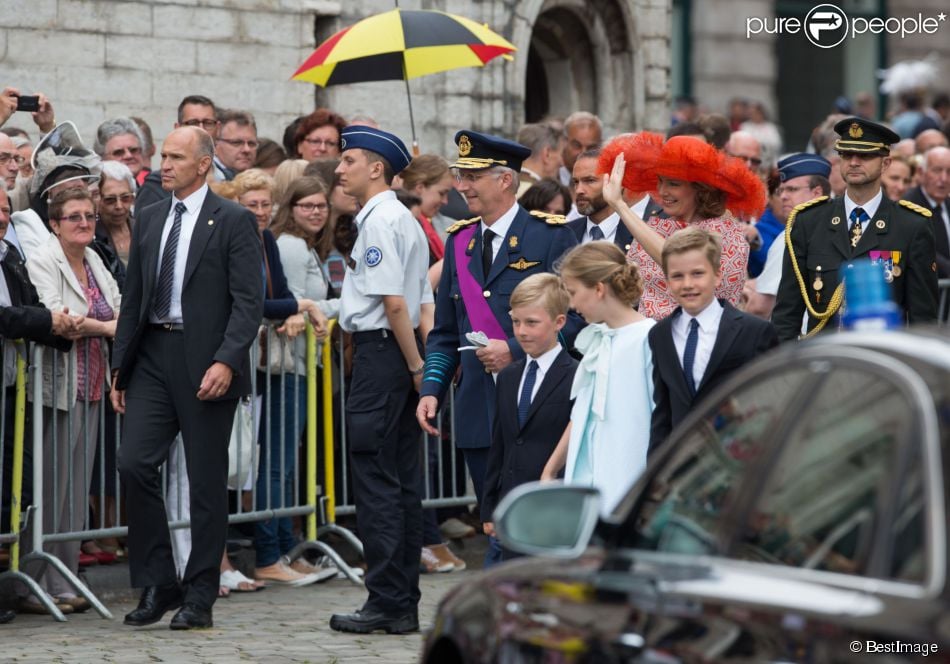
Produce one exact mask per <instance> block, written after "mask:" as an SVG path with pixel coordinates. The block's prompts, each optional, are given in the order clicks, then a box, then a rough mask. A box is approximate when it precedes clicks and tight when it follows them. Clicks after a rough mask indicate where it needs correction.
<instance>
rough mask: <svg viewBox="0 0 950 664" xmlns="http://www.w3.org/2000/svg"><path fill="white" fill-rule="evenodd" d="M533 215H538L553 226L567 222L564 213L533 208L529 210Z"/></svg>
mask: <svg viewBox="0 0 950 664" xmlns="http://www.w3.org/2000/svg"><path fill="white" fill-rule="evenodd" d="M528 214H530V215H531V216H532V217H537V218H538V219H541V220H542V221H544V223H546V224H551V225H552V226H560V225H561V224H566V223H567V217H565V216H564V215H563V214H550V213H548V212H541V210H531V212H529V213H528Z"/></svg>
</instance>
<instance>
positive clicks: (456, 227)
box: [445, 217, 482, 235]
mask: <svg viewBox="0 0 950 664" xmlns="http://www.w3.org/2000/svg"><path fill="white" fill-rule="evenodd" d="M481 220H482V218H481V217H472V218H471V219H462V220H460V221H456V222H455V223H454V224H452V225H451V226H449V227H448V228H446V229H445V232H446V233H448V234H449V235H451V234H452V233H457V232H459V231H460V230H462V229H463V228H465V227H466V226H471V225H472V224H477V223H478V222H480V221H481Z"/></svg>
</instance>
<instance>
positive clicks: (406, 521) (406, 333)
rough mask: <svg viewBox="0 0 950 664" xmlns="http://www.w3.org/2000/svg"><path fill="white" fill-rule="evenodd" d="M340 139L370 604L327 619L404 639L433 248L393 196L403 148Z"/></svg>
mask: <svg viewBox="0 0 950 664" xmlns="http://www.w3.org/2000/svg"><path fill="white" fill-rule="evenodd" d="M340 138H341V141H340V147H341V149H342V150H343V154H342V156H341V160H340V165H339V166H338V167H337V170H336V172H337V174H339V176H340V184H341V185H342V186H343V191H344V192H345V193H347V194H349V195H351V196H355V197H356V199H357V200H358V201H359V203H360V206H361V210H360V212H359V214H357V216H356V225H357V229H358V231H359V234H358V236H357V239H356V244H355V245H354V247H353V251H352V254H351V255H352V258H351V259H350V261H349V264H348V266H347V270H346V277H345V278H344V280H343V293H342V296H341V298H340V324H341V326H342V327H343V329H344V330H346V331H347V332H349V333H351V334H352V335H353V345H354V353H353V376H352V378H351V383H350V385H351V387H350V394H349V397H348V399H347V404H346V418H347V431H348V435H349V452H350V468H351V470H352V474H353V487H354V497H355V500H356V519H357V528H358V531H359V536H360V539H361V540H362V542H363V549H364V556H365V559H366V565H367V570H366V589H367V590H368V591H369V598H368V599H367V601H366V603H365V604H364V605H363V607H362V608H361V609H359V610H358V611H356V612H354V613H349V614H335V615H334V616H333V617H332V618H331V619H330V627H331V628H332V629H334V630H337V631H343V632H358V633H370V632H376V631H384V632H386V633H387V634H404V633H407V632H415V631H418V629H419V618H418V610H417V606H418V603H419V597H420V593H419V555H420V551H421V550H422V503H421V499H420V485H421V478H422V471H421V468H420V465H419V458H420V456H419V442H420V439H421V432H420V429H419V425H418V424H417V422H416V419H415V410H416V405H417V403H418V398H419V395H418V390H419V387H420V384H421V381H422V368H423V365H424V361H423V357H424V355H423V350H422V340H423V339H424V337H425V334H424V333H425V332H426V331H427V330H425V329H423V330H420V329H419V328H420V323H423V322H424V321H426V320H429V321H431V317H432V309H433V307H434V305H433V299H432V290H431V288H430V287H429V281H428V279H427V276H426V275H427V272H428V267H429V249H428V244H427V242H426V238H425V234H424V233H423V231H422V228H421V227H420V226H419V224H418V222H417V221H416V220H415V218H414V217H413V216H412V214H411V213H410V212H409V210H407V209H406V208H405V207H404V206H403V205H402V204H401V203H399V201H397V200H396V195H395V193H393V192H392V190H391V189H390V183H391V182H392V179H393V176H394V175H395V174H397V173H399V172H400V171H402V170H403V169H404V168H405V167H406V166H407V165H408V164H409V161H410V157H409V152H408V151H407V150H406V146H405V145H404V144H403V142H402V141H401V140H400V139H399V138H398V137H396V136H394V135H393V134H390V133H388V132H385V131H381V130H379V129H373V128H371V127H365V126H351V127H347V128H345V129H344V130H343V132H342V133H341V136H340ZM428 325H430V326H431V323H428Z"/></svg>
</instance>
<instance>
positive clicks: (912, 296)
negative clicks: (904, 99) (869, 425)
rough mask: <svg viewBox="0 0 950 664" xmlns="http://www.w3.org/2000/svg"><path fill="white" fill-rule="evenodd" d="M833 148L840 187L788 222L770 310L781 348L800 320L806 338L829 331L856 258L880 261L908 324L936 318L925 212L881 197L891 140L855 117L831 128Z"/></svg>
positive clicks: (930, 235)
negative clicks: (834, 195)
mask: <svg viewBox="0 0 950 664" xmlns="http://www.w3.org/2000/svg"><path fill="white" fill-rule="evenodd" d="M835 131H836V132H838V135H839V136H840V137H841V138H839V139H838V141H837V142H836V143H835V149H836V150H837V151H838V154H840V155H841V161H840V162H839V164H838V167H839V168H840V169H841V176H842V178H843V179H844V180H845V182H846V185H847V188H846V189H845V193H844V195H843V196H841V197H840V198H837V199H835V200H834V201H832V200H829V199H828V197H827V196H821V197H819V198H816V199H814V200H811V201H809V202H807V203H803V204H801V205H799V206H797V207H795V209H794V210H792V214H791V215H789V218H788V223H787V225H786V226H787V229H788V230H786V232H787V233H788V234H789V235H790V238H791V244H792V249H793V251H792V252H786V254H785V261H784V263H783V265H782V281H781V282H780V284H779V289H778V294H777V295H776V300H775V309H774V310H773V311H772V322H773V323H774V324H775V327H776V328H777V329H778V335H779V338H780V339H781V340H782V341H789V340H792V339H797V338H798V337H799V334H800V332H801V329H802V317H803V316H804V315H805V314H806V312H807V314H808V326H807V329H808V336H810V335H812V334H814V333H817V332H819V331H821V330H822V329H824V328H825V327H826V326H828V327H829V329H834V327H835V323H834V321H835V316H836V314H837V313H838V311H839V309H840V306H841V304H842V302H843V291H844V283H843V281H844V280H843V276H842V275H843V273H844V271H845V270H846V269H847V267H848V266H849V265H850V264H851V263H852V262H853V261H854V260H857V259H870V260H871V261H875V262H880V263H881V265H882V267H883V270H884V275H885V278H886V279H887V281H888V282H889V283H890V285H891V293H892V295H893V298H894V301H895V302H896V303H897V305H898V306H899V307H900V308H901V309H902V311H903V316H904V319H905V321H906V322H908V323H913V324H916V323H927V322H931V321H934V320H936V318H937V263H936V249H935V247H934V231H933V224H932V223H931V220H930V217H931V216H932V215H931V212H930V210H927V209H924V208H923V207H921V206H919V205H916V204H914V203H910V202H908V201H897V202H894V201H891V200H890V199H888V198H887V197H885V196H884V195H883V190H882V189H881V173H882V172H883V170H884V169H885V168H886V167H887V165H888V164H889V163H890V156H889V155H890V148H889V146H890V145H891V144H892V143H896V142H897V141H898V140H899V137H898V136H897V134H895V133H894V132H893V131H891V130H890V129H888V128H887V127H884V126H882V125H879V124H876V123H874V122H871V121H869V120H862V119H861V118H845V119H844V120H841V121H840V122H838V123H837V124H836V125H835Z"/></svg>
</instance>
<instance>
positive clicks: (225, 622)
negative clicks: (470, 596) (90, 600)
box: [0, 555, 479, 664]
mask: <svg viewBox="0 0 950 664" xmlns="http://www.w3.org/2000/svg"><path fill="white" fill-rule="evenodd" d="M465 558H466V559H468V567H469V569H468V570H465V571H462V572H452V573H450V574H428V575H425V574H424V575H422V577H421V584H420V585H421V588H422V602H421V604H420V606H419V622H420V625H421V626H422V629H423V631H425V629H426V628H427V626H428V625H430V624H431V622H432V618H433V616H434V613H435V608H436V605H437V604H438V601H439V599H440V598H441V597H442V596H443V595H444V594H445V593H446V592H447V591H448V590H450V589H451V588H452V587H454V586H455V585H456V584H457V583H459V582H460V581H462V580H467V579H471V578H472V577H473V576H474V575H475V574H477V572H475V571H472V570H475V569H477V568H478V567H479V565H478V563H477V560H473V559H472V558H474V556H470V555H466V556H465ZM125 578H126V579H127V577H125ZM94 585H95V584H93V586H94ZM118 596H119V599H104V603H105V604H106V606H107V608H108V609H109V610H110V611H111V612H112V615H113V619H112V620H104V619H102V618H100V617H99V615H98V614H97V613H96V612H95V611H93V610H90V611H88V612H87V613H84V614H78V615H73V616H69V621H68V622H66V623H57V622H55V621H54V620H53V619H52V618H49V617H46V616H33V615H18V616H17V617H16V619H15V620H14V621H13V622H12V623H9V624H7V625H0V661H3V662H17V663H27V662H30V663H32V662H37V663H39V662H43V663H44V664H45V663H47V662H77V663H82V664H86V663H92V662H116V663H124V662H128V663H129V664H131V663H133V662H134V663H135V664H140V663H143V662H189V663H192V662H193V663H205V662H228V663H230V662H268V663H271V662H312V663H313V664H351V663H352V664H361V663H364V662H384V663H385V664H402V663H408V662H416V661H418V659H419V653H420V650H421V645H422V635H421V634H413V635H406V636H387V635H383V634H374V635H356V634H341V633H338V632H334V631H331V630H330V627H329V620H330V615H331V614H333V613H335V612H340V611H344V612H345V611H350V610H353V609H356V608H358V607H359V606H360V605H361V604H362V603H363V600H364V599H365V597H366V593H365V590H364V588H363V587H362V586H361V585H360V586H357V585H355V584H353V583H351V582H350V581H348V580H346V579H341V578H337V579H332V580H330V581H327V582H326V583H322V584H317V585H314V586H309V587H306V588H284V587H270V588H266V589H264V590H262V591H260V592H257V593H232V595H231V596H230V597H229V598H227V599H220V600H218V602H217V603H216V604H215V607H214V628H213V629H210V630H204V631H194V632H172V631H171V630H170V629H168V622H169V620H171V616H172V613H171V612H169V613H168V614H167V615H166V617H165V619H164V620H163V621H161V622H160V623H157V624H155V625H150V626H149V627H145V628H138V629H136V628H131V627H126V626H124V625H123V624H122V617H123V616H124V615H125V614H126V613H127V612H128V611H130V610H131V609H133V608H134V607H135V604H136V602H135V601H134V600H133V599H132V598H131V597H130V595H129V593H128V592H123V593H119V594H118Z"/></svg>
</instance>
